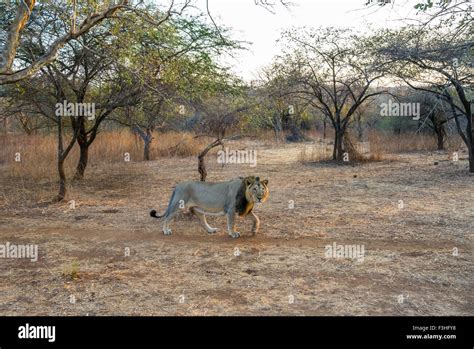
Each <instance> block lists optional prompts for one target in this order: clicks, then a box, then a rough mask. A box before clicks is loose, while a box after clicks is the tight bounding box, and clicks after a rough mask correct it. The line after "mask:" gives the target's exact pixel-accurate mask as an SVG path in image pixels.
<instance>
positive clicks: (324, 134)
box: [323, 118, 326, 139]
mask: <svg viewBox="0 0 474 349" xmlns="http://www.w3.org/2000/svg"><path fill="white" fill-rule="evenodd" d="M323 139H326V118H324V120H323Z"/></svg>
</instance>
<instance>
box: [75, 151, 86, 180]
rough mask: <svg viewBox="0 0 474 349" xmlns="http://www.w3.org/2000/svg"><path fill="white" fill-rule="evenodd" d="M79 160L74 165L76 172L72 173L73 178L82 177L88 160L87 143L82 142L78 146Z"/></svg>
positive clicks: (79, 178) (78, 178)
mask: <svg viewBox="0 0 474 349" xmlns="http://www.w3.org/2000/svg"><path fill="white" fill-rule="evenodd" d="M79 150H80V153H79V162H78V163H77V166H76V173H75V174H74V180H81V179H84V172H85V171H86V167H87V162H88V160H89V144H88V143H87V142H86V143H82V144H81V145H80V146H79Z"/></svg>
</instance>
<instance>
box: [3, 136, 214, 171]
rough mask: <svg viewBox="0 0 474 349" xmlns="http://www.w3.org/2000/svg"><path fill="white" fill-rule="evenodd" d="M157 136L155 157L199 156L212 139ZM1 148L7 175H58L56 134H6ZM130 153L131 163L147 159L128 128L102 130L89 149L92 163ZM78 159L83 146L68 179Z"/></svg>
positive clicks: (69, 162)
mask: <svg viewBox="0 0 474 349" xmlns="http://www.w3.org/2000/svg"><path fill="white" fill-rule="evenodd" d="M69 137H70V135H69ZM69 137H66V140H65V143H66V142H67V141H68V140H69ZM153 137H154V139H153V141H152V144H151V157H152V159H156V158H159V157H174V156H177V157H187V156H197V154H198V153H199V151H200V150H201V149H203V148H204V147H205V146H206V144H207V143H206V142H208V141H209V140H208V139H207V138H206V137H198V138H195V137H194V135H192V134H190V133H178V132H167V133H159V132H155V133H154V135H153ZM0 147H1V152H0V165H3V166H2V172H3V175H6V176H7V177H14V178H24V179H34V180H40V179H51V178H57V170H56V162H57V140H56V137H55V135H54V134H50V135H30V136H27V135H16V134H8V135H2V136H0ZM126 156H127V157H128V158H129V159H130V161H131V162H135V161H142V160H143V141H142V139H141V138H140V137H139V136H138V135H136V134H133V133H131V132H129V131H126V130H122V131H113V132H102V133H100V134H99V135H98V136H97V138H96V140H95V141H94V143H93V144H92V145H91V147H90V148H89V163H88V166H90V167H93V166H99V165H102V164H112V163H123V162H124V161H125V160H124V159H125V157H126ZM78 159H79V149H78V147H77V145H74V147H73V149H72V150H71V153H70V154H69V156H68V157H67V159H66V164H65V169H66V174H67V176H68V178H71V176H72V175H73V174H74V171H75V167H76V165H77V162H78Z"/></svg>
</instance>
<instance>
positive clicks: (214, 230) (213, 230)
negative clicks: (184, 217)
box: [190, 207, 217, 234]
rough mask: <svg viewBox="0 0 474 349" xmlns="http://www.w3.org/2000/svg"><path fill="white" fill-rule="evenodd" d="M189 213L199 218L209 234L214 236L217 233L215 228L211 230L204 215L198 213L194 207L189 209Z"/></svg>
mask: <svg viewBox="0 0 474 349" xmlns="http://www.w3.org/2000/svg"><path fill="white" fill-rule="evenodd" d="M190 211H191V212H192V213H193V214H194V215H196V216H197V217H198V218H199V221H200V222H201V224H202V226H203V227H204V228H205V229H206V230H207V232H208V233H209V234H214V233H215V232H216V231H217V228H212V227H211V226H210V225H209V224H208V223H207V220H206V216H205V215H204V213H202V212H199V211H198V210H197V209H196V208H195V207H191V208H190Z"/></svg>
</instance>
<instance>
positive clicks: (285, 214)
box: [0, 145, 474, 316]
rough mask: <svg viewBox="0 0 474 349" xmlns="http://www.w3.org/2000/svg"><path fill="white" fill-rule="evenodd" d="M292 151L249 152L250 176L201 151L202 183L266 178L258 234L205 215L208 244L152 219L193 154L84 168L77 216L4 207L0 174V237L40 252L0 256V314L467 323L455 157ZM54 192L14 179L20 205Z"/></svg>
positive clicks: (473, 309) (470, 193)
mask: <svg viewBox="0 0 474 349" xmlns="http://www.w3.org/2000/svg"><path fill="white" fill-rule="evenodd" d="M301 147H302V145H282V146H279V147H272V148H269V147H263V146H262V147H259V148H258V157H257V159H258V165H257V166H256V167H254V168H252V167H249V165H245V164H243V165H226V166H225V167H223V168H222V167H221V165H219V164H217V163H216V157H215V155H211V156H209V159H208V172H209V177H208V180H209V181H221V180H228V179H231V178H233V177H235V176H239V175H250V174H257V175H259V176H260V177H262V178H268V179H269V188H270V198H269V200H268V201H267V202H266V203H265V204H263V205H260V206H258V207H257V208H256V212H257V214H258V215H259V217H260V219H261V230H260V232H259V233H258V234H257V235H256V236H252V235H251V234H250V228H251V221H250V220H244V221H242V220H238V221H237V227H238V228H239V230H240V232H241V233H242V237H241V238H239V239H231V238H230V237H229V236H228V235H227V233H226V231H225V226H226V223H225V217H210V218H209V222H210V224H211V225H213V226H216V227H217V228H219V232H218V233H216V234H214V235H209V234H207V233H206V232H205V231H204V230H203V228H201V226H200V224H199V222H198V220H197V218H195V217H192V216H190V215H186V214H183V215H182V216H181V217H179V218H178V219H177V220H176V221H175V223H174V225H173V226H172V229H173V234H172V235H171V236H164V235H163V234H162V232H161V224H159V221H157V220H156V219H153V218H151V217H150V216H149V211H150V209H152V208H153V209H156V210H157V211H158V212H163V211H164V209H165V208H166V204H167V202H168V199H169V196H170V194H171V191H172V187H173V186H174V185H175V184H176V183H177V182H180V181H183V180H189V179H197V171H196V166H197V161H196V159H195V158H181V159H179V158H178V159H172V158H166V159H159V160H156V161H151V162H136V163H134V162H132V163H128V164H126V165H118V164H110V165H107V166H102V167H92V168H88V169H87V173H86V176H87V179H86V180H85V181H84V182H83V183H81V184H74V188H73V189H72V191H71V193H70V195H69V198H68V200H74V201H75V208H74V209H72V208H71V207H70V203H68V202H65V203H62V204H54V205H47V204H43V203H38V202H34V200H23V202H22V201H20V202H13V201H11V200H8V202H7V201H6V200H5V198H7V197H11V191H13V190H18V188H15V186H18V185H19V184H18V183H14V182H12V181H11V179H9V180H6V179H5V178H7V174H6V170H5V169H3V170H1V169H0V171H1V174H0V179H2V178H3V179H2V180H1V187H0V189H1V191H2V198H0V201H1V200H3V202H0V204H1V215H0V243H2V244H4V243H6V242H10V243H11V244H13V243H14V244H37V245H38V251H39V260H38V261H37V262H31V261H30V260H27V259H0V315H90V316H92V315H473V314H474V299H473V298H474V297H473V292H472V290H473V288H474V282H473V281H474V278H473V275H474V274H473V271H474V269H473V266H474V260H473V242H474V185H473V183H474V177H472V176H470V175H469V174H468V172H467V161H465V160H461V161H458V162H452V161H449V160H448V155H447V154H446V153H409V154H398V155H396V156H394V159H393V160H392V161H382V162H373V163H367V164H361V165H356V166H352V165H336V164H333V163H317V164H303V163H300V162H299V161H298V154H299V152H300V150H301ZM434 162H438V164H437V165H435V164H434ZM52 183H53V184H51V183H42V182H29V183H28V182H26V183H25V182H22V184H21V185H22V190H23V191H24V192H25V193H26V194H25V195H26V196H27V194H28V192H29V191H34V190H36V187H37V186H48V185H54V182H52ZM52 193H53V192H52ZM400 200H402V201H403V207H401V208H400ZM293 205H294V207H293ZM334 243H336V244H338V245H351V244H352V245H360V246H363V247H364V251H365V255H364V258H363V260H356V259H353V258H329V257H327V256H326V255H325V251H326V249H325V247H326V246H327V245H333V244H334ZM128 252H129V253H128ZM456 252H457V253H456Z"/></svg>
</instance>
